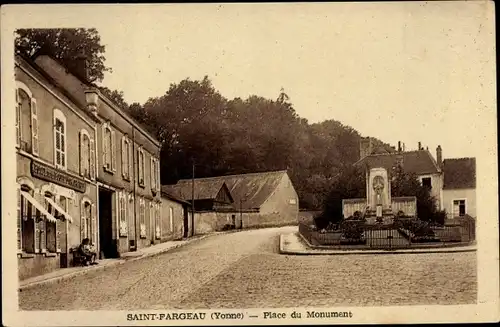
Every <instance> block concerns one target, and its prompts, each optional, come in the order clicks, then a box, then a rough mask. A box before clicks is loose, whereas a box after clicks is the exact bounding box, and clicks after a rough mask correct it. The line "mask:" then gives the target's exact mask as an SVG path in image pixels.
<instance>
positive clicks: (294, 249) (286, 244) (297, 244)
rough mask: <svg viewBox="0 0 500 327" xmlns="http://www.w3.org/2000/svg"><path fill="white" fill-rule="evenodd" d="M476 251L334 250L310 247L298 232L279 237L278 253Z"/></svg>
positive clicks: (453, 249)
mask: <svg viewBox="0 0 500 327" xmlns="http://www.w3.org/2000/svg"><path fill="white" fill-rule="evenodd" d="M472 251H476V246H475V245H468V246H457V247H443V248H414V249H397V250H336V249H329V248H327V247H326V246H325V247H324V248H320V247H313V246H311V245H310V244H309V243H308V242H307V241H306V240H305V239H304V238H303V237H302V235H300V234H299V233H298V232H296V233H290V234H281V235H280V253H281V254H290V255H346V254H399V253H407V254H408V253H450V252H472Z"/></svg>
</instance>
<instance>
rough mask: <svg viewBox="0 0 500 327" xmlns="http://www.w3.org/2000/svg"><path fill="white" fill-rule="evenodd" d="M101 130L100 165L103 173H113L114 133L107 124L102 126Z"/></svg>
mask: <svg viewBox="0 0 500 327" xmlns="http://www.w3.org/2000/svg"><path fill="white" fill-rule="evenodd" d="M102 128H103V132H102V142H103V143H102V155H103V160H102V164H103V167H104V171H107V172H109V173H113V172H115V171H116V144H115V131H113V130H112V129H111V127H110V126H109V123H105V124H103V126H102Z"/></svg>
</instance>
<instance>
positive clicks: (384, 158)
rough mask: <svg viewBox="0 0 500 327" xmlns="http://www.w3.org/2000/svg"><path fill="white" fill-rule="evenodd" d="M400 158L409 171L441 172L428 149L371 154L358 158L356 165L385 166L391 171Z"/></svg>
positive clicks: (422, 172) (423, 172) (421, 173)
mask: <svg viewBox="0 0 500 327" xmlns="http://www.w3.org/2000/svg"><path fill="white" fill-rule="evenodd" d="M399 160H402V164H403V169H404V170H405V171H407V172H409V173H415V174H417V175H424V174H434V173H438V172H439V167H438V165H437V163H436V161H435V160H434V158H433V157H432V155H431V153H430V152H429V151H428V150H416V151H408V152H396V153H385V154H371V155H369V156H366V157H364V158H362V159H360V160H358V161H357V162H356V163H355V165H356V166H359V167H362V166H365V167H367V168H378V167H383V168H385V169H387V171H391V170H392V167H394V166H396V164H397V162H398V161H399Z"/></svg>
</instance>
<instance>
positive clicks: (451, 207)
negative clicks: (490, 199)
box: [443, 158, 476, 219]
mask: <svg viewBox="0 0 500 327" xmlns="http://www.w3.org/2000/svg"><path fill="white" fill-rule="evenodd" d="M443 208H444V209H446V213H447V218H448V219H454V218H456V217H463V216H465V215H469V216H471V217H474V218H475V217H476V158H453V159H445V160H443Z"/></svg>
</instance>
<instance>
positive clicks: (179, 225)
mask: <svg viewBox="0 0 500 327" xmlns="http://www.w3.org/2000/svg"><path fill="white" fill-rule="evenodd" d="M170 208H172V209H173V228H171V226H170ZM160 221H161V241H162V242H166V241H170V240H176V239H180V238H182V237H183V236H184V206H183V205H182V204H181V203H179V202H176V201H173V200H170V199H168V198H166V197H163V196H162V197H161V215H160Z"/></svg>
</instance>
